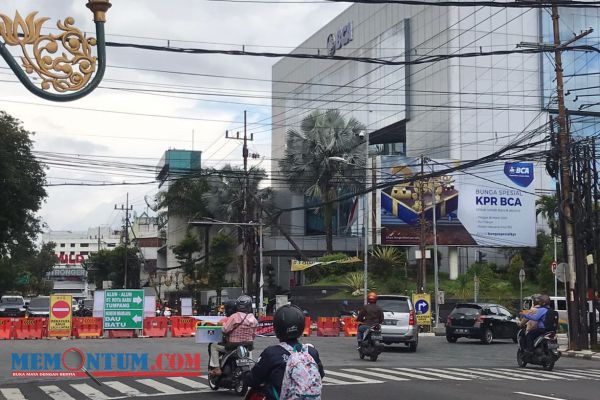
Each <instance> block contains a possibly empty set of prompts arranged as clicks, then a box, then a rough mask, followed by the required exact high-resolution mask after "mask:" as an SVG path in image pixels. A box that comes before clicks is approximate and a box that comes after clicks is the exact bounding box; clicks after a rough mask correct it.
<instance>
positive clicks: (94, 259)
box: [84, 246, 141, 289]
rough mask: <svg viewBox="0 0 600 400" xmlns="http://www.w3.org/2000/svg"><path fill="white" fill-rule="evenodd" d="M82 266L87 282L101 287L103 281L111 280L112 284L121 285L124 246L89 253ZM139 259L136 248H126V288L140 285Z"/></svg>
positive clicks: (122, 280) (122, 281)
mask: <svg viewBox="0 0 600 400" xmlns="http://www.w3.org/2000/svg"><path fill="white" fill-rule="evenodd" d="M84 268H85V269H86V270H87V271H88V282H93V283H95V284H96V287H97V288H101V287H102V282H103V281H112V282H113V286H114V287H117V288H121V287H123V283H124V279H125V246H118V247H115V248H114V249H111V250H100V251H99V252H97V253H92V254H90V257H89V258H88V259H87V260H86V261H85V263H84ZM140 269H141V260H140V258H139V257H138V253H137V250H136V249H134V248H131V247H130V248H128V249H127V286H128V289H139V287H140Z"/></svg>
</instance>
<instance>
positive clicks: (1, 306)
mask: <svg viewBox="0 0 600 400" xmlns="http://www.w3.org/2000/svg"><path fill="white" fill-rule="evenodd" d="M26 312H27V309H26V308H25V300H24V299H23V296H16V295H6V296H2V297H1V298H0V317H13V318H21V317H24V316H25V313H26Z"/></svg>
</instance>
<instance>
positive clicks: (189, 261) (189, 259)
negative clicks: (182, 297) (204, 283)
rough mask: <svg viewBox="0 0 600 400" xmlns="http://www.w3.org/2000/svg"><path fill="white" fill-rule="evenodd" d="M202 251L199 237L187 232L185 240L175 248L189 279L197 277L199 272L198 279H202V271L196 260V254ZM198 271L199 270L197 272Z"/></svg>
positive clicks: (174, 251)
mask: <svg viewBox="0 0 600 400" xmlns="http://www.w3.org/2000/svg"><path fill="white" fill-rule="evenodd" d="M200 250H202V246H201V245H200V241H199V240H198V237H196V236H194V235H193V234H192V233H191V232H189V231H188V232H187V233H186V235H185V238H183V240H182V241H181V242H179V244H178V245H177V246H174V247H173V253H174V254H175V257H176V258H177V260H178V261H179V265H180V266H181V268H182V269H183V271H184V273H185V275H187V276H189V277H193V278H195V277H196V272H199V274H198V276H197V278H198V280H201V279H202V275H203V274H202V272H203V271H202V270H201V269H200V268H199V266H198V262H197V260H196V256H195V255H196V254H197V253H199V252H200ZM197 269H198V270H197Z"/></svg>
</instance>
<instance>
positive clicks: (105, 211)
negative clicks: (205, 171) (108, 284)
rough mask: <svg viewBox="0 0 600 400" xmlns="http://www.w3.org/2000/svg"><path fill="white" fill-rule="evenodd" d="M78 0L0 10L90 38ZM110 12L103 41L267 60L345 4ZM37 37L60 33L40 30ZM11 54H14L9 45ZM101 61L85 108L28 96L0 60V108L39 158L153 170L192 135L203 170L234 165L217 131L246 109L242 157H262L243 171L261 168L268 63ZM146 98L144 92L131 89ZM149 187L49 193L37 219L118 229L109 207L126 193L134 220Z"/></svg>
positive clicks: (102, 176)
mask: <svg viewBox="0 0 600 400" xmlns="http://www.w3.org/2000/svg"><path fill="white" fill-rule="evenodd" d="M85 3H86V1H85V0H52V1H48V0H45V1H44V0H37V1H34V0H2V4H1V5H0V13H3V14H6V15H8V16H9V17H11V18H12V17H13V16H14V14H15V11H17V10H18V11H19V12H20V13H21V14H22V15H23V16H25V15H26V14H28V13H30V12H32V11H39V15H40V16H47V17H50V18H51V20H50V21H48V22H46V24H45V27H46V28H56V21H57V20H60V19H64V18H65V17H67V16H72V17H74V18H75V20H76V26H78V27H80V28H81V29H83V30H85V31H88V32H93V29H94V25H93V22H92V15H91V12H90V11H89V10H88V9H87V8H86V7H85ZM112 3H113V7H112V8H111V9H110V11H109V12H108V16H107V18H108V22H107V24H106V31H107V34H108V35H107V40H108V41H112V42H127V43H139V44H151V45H157V46H166V45H168V44H170V45H171V46H176V47H196V48H207V49H237V50H239V49H241V47H242V45H244V46H245V48H246V50H251V51H272V52H288V51H291V50H292V49H293V48H294V47H296V46H298V45H299V44H300V43H301V42H302V41H304V40H305V39H306V38H308V37H309V36H310V35H311V34H312V33H314V32H315V31H316V30H318V29H319V28H320V27H322V26H323V25H324V24H325V23H327V22H328V21H329V20H331V19H332V18H333V17H335V16H336V15H337V14H339V13H340V12H341V11H342V10H343V9H345V8H346V7H348V4H347V3H309V4H289V3H288V4H277V3H275V4H270V3H266V4H256V3H235V2H221V1H207V0H169V1H164V0H114V1H112ZM44 32H46V33H57V31H56V30H49V29H45V30H44ZM11 52H12V53H13V54H15V55H17V54H19V53H18V51H17V49H16V48H12V49H11ZM107 52H108V68H107V71H106V75H105V79H104V81H103V83H102V84H101V88H99V89H96V91H94V92H93V93H92V94H91V95H89V96H88V97H86V98H84V99H82V100H78V101H75V102H71V103H64V104H63V103H53V102H48V101H45V100H42V99H40V98H38V97H36V96H34V95H32V94H30V93H29V92H28V91H27V90H25V89H24V88H23V87H22V86H21V84H20V83H18V82H17V81H16V78H15V77H14V75H13V74H12V72H11V71H10V69H8V68H7V66H6V64H5V62H4V60H2V59H0V88H1V90H0V110H4V111H6V112H8V113H9V114H11V115H13V116H15V117H17V118H19V119H20V120H22V121H23V123H24V126H25V128H26V129H28V130H30V131H34V132H36V135H35V137H34V140H35V148H34V149H35V150H36V152H37V153H36V154H37V155H38V156H42V157H46V156H47V153H46V152H54V153H64V155H60V157H64V159H69V160H77V159H78V158H80V159H81V158H85V159H89V158H90V157H94V158H97V159H99V160H103V161H109V162H114V161H118V162H126V163H135V164H141V165H143V166H154V165H156V164H157V163H158V161H159V159H160V157H161V156H162V154H163V152H164V151H165V150H166V149H169V148H177V149H191V148H192V137H194V142H193V143H194V149H195V150H201V151H203V160H202V162H203V165H205V166H211V167H218V166H222V165H224V164H225V163H238V164H239V163H240V160H241V143H240V142H238V141H234V140H226V139H225V138H224V136H225V130H232V131H236V130H240V129H241V128H242V126H243V123H242V121H243V111H244V110H247V111H248V121H249V122H250V123H251V124H252V125H250V127H251V129H250V130H249V132H255V141H254V142H253V143H251V144H250V150H251V152H255V153H259V154H260V155H261V156H262V157H263V158H264V159H261V160H256V161H252V163H254V164H257V163H260V165H261V166H262V167H264V168H265V169H267V170H269V168H270V162H269V157H270V147H269V146H270V126H269V122H270V113H271V110H270V100H269V96H270V89H271V84H270V82H269V79H270V78H271V66H272V65H273V63H274V62H276V61H277V59H269V58H258V57H242V56H225V55H184V54H170V53H162V52H151V51H144V50H133V49H115V48H110V47H109V48H108V49H107ZM158 71H163V72H158ZM174 72H179V73H174ZM181 72H183V73H188V74H187V75H185V74H181ZM189 73H192V74H197V75H190V74H189ZM206 75H213V76H212V77H211V76H206ZM214 75H217V76H219V77H215V76H214ZM235 78H246V79H235ZM247 78H251V79H247ZM149 89H150V90H152V92H151V93H148V92H144V93H142V92H140V90H149ZM135 90H137V92H135ZM157 91H161V93H157ZM173 91H188V92H189V91H193V92H199V91H201V92H205V93H206V92H214V91H219V92H220V93H223V92H231V93H237V94H239V93H247V94H248V95H249V96H248V97H244V98H236V97H227V96H198V95H186V94H180V93H164V92H173ZM210 100H213V101H210ZM215 100H216V101H215ZM94 110H96V111H94ZM131 114H146V115H148V114H151V115H153V116H142V115H131ZM179 118H185V119H179ZM192 132H194V134H192ZM82 164H84V163H83V162H82ZM47 175H48V182H49V183H52V184H57V183H65V182H70V183H73V182H75V183H88V184H90V183H98V182H113V183H114V182H145V181H149V180H152V174H151V173H150V172H132V171H128V172H124V171H108V170H107V169H106V168H97V169H94V170H91V171H90V170H88V171H83V170H82V169H81V168H72V167H69V169H67V168H64V167H63V168H59V167H57V166H53V167H51V168H50V169H49V170H48V172H47ZM157 190H158V188H157V185H156V184H146V185H136V186H106V187H95V186H57V187H49V188H48V198H47V200H46V202H45V204H44V206H43V209H42V210H41V213H40V215H41V217H42V218H43V220H44V222H46V223H47V224H48V227H49V228H50V229H51V230H64V229H68V230H86V229H87V228H88V227H91V226H95V225H98V224H111V225H113V226H117V225H119V224H121V217H122V213H120V212H117V211H115V210H114V206H115V204H119V205H121V204H123V203H124V202H125V196H126V193H127V192H129V196H130V200H131V203H132V204H133V206H134V210H135V211H136V212H137V213H141V212H142V211H145V210H146V202H145V200H144V198H145V197H147V198H152V197H153V195H154V194H155V193H156V192H157Z"/></svg>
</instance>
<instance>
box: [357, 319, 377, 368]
mask: <svg viewBox="0 0 600 400" xmlns="http://www.w3.org/2000/svg"><path fill="white" fill-rule="evenodd" d="M382 339H383V337H382V336H381V325H379V324H377V325H373V326H371V327H369V329H367V331H366V332H365V333H364V335H363V340H362V342H361V343H360V346H359V347H358V355H359V357H360V359H361V360H363V359H364V358H365V357H369V359H370V360H371V361H377V357H379V354H380V353H381V351H382V350H383V345H382V344H381V340H382Z"/></svg>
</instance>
